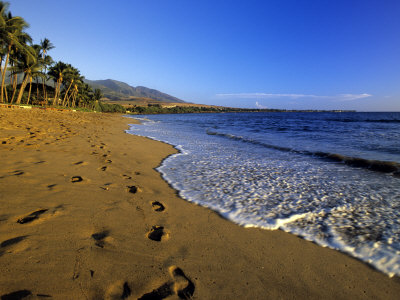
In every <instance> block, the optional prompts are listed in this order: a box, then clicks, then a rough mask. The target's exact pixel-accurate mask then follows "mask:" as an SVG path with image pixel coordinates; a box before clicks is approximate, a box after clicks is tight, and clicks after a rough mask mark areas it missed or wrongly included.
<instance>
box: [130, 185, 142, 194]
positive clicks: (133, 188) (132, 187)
mask: <svg viewBox="0 0 400 300" xmlns="http://www.w3.org/2000/svg"><path fill="white" fill-rule="evenodd" d="M127 189H128V192H129V193H132V194H136V193H137V192H141V191H142V190H141V189H140V188H139V187H137V186H134V185H130V186H127Z"/></svg>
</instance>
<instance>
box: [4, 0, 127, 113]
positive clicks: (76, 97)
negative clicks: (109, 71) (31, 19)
mask: <svg viewBox="0 0 400 300" xmlns="http://www.w3.org/2000/svg"><path fill="white" fill-rule="evenodd" d="M8 7H9V3H8V2H4V1H0V73H1V92H0V103H8V104H32V105H40V106H49V105H51V106H53V107H62V108H74V109H76V108H78V109H79V110H95V111H99V112H125V108H124V107H122V106H121V105H118V104H113V105H109V104H105V103H101V101H100V98H101V95H102V94H101V91H97V92H96V91H93V90H92V88H91V87H90V86H89V85H88V84H87V83H85V82H84V77H83V76H82V75H81V74H80V71H79V70H78V69H77V68H75V67H73V66H72V65H71V64H67V63H64V62H62V61H58V62H56V63H55V62H54V61H53V59H52V58H51V56H49V55H48V51H50V50H51V49H53V48H54V45H53V44H52V43H51V42H50V41H49V40H48V39H47V38H44V39H43V40H41V42H40V44H34V43H33V41H32V38H31V37H30V36H29V34H27V33H26V32H25V30H26V29H27V28H28V24H27V23H26V22H25V20H24V19H23V18H22V17H18V16H17V17H14V16H13V15H12V13H11V12H10V11H9V10H8ZM6 77H9V80H7V81H6ZM39 82H40V83H39ZM48 83H50V84H51V83H52V84H53V87H51V86H48Z"/></svg>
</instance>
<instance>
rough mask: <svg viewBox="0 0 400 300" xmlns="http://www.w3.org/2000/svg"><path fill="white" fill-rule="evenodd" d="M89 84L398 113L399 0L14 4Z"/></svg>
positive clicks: (242, 103) (281, 105) (205, 99)
mask: <svg viewBox="0 0 400 300" xmlns="http://www.w3.org/2000/svg"><path fill="white" fill-rule="evenodd" d="M9 2H10V7H9V9H10V11H11V12H12V13H13V15H15V16H17V15H18V16H21V17H23V18H24V19H25V20H26V21H27V22H28V23H29V24H30V28H29V29H28V30H27V32H28V33H29V34H31V36H32V37H33V39H34V42H36V43H39V42H40V40H41V39H43V38H48V39H49V40H50V41H51V42H52V43H53V44H54V45H55V46H56V48H55V49H53V50H51V51H50V52H49V54H50V55H51V56H52V57H53V59H54V60H56V61H59V60H61V61H64V62H67V63H70V64H72V65H73V66H75V67H77V68H78V69H79V70H80V71H81V74H82V75H84V76H85V77H86V78H88V79H91V80H98V79H115V80H119V81H123V82H126V83H128V84H130V85H132V86H139V85H141V86H146V87H149V88H154V89H157V90H160V91H162V92H165V93H168V94H170V95H173V96H175V97H178V98H180V99H183V100H185V101H188V102H194V103H201V104H215V105H223V106H232V107H247V108H255V107H259V108H278V109H328V110H329V109H352V110H358V111H400V17H399V16H400V1H397V0H376V1H375V0H374V1H372V0H371V1H370V0H346V1H342V0H335V1H332V0H304V1H301V0H275V1H267V0H259V1H255V0H242V1H236V0H229V1H227V0H226V1H223V0H212V1H208V0H201V1H200V0H198V1H195V0H191V1H190V0H140V1H136V0H115V1H103V0H96V1H94V0H80V1H76V0H68V1H65V0H57V1H54V0H40V1H39V0H35V1H33V0H12V1H9Z"/></svg>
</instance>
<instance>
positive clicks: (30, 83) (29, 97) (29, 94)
mask: <svg viewBox="0 0 400 300" xmlns="http://www.w3.org/2000/svg"><path fill="white" fill-rule="evenodd" d="M31 90H32V77H31V76H30V75H29V93H28V100H27V101H26V104H29V100H30V99H31Z"/></svg>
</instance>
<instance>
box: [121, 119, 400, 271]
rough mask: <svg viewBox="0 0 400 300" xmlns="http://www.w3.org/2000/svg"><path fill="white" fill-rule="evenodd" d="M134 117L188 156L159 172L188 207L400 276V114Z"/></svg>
mask: <svg viewBox="0 0 400 300" xmlns="http://www.w3.org/2000/svg"><path fill="white" fill-rule="evenodd" d="M132 117H133V118H135V119H139V120H140V121H141V122H142V124H141V125H131V128H130V130H128V133H131V134H135V135H140V136H145V137H149V138H152V139H155V140H159V141H163V142H166V143H168V144H171V145H173V146H175V147H176V149H178V150H179V153H178V154H176V155H172V156H170V157H168V158H167V159H165V160H164V161H163V163H162V165H161V166H160V167H158V169H157V170H158V171H159V172H160V173H161V174H162V176H163V177H164V179H165V180H166V181H167V182H168V183H169V184H170V185H171V186H172V187H173V188H175V189H176V190H177V191H178V193H179V195H180V196H181V197H182V198H183V199H186V200H187V201H191V202H194V203H197V204H199V205H202V206H206V207H209V208H210V209H213V210H215V211H217V212H218V213H220V214H221V215H222V216H224V217H225V218H227V219H229V220H231V221H232V222H235V223H237V224H239V225H242V226H246V227H260V228H264V229H269V230H275V229H281V230H283V231H286V232H290V233H292V234H295V235H298V236H301V237H303V238H304V239H306V240H310V241H313V242H315V243H317V244H319V245H321V246H324V247H329V248H333V249H337V250H339V251H342V252H345V253H347V254H348V255H351V256H353V257H356V258H358V259H360V260H362V261H364V262H366V263H368V264H370V265H371V266H373V267H375V268H376V269H378V270H380V271H382V272H384V273H386V274H387V275H389V276H393V275H398V276H399V275H400V113H353V112H343V113H329V112H326V113H325V112H324V113H323V112H318V113H316V112H299V113H295V112H291V113H280V112H275V113H224V114H175V115H147V116H132Z"/></svg>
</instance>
